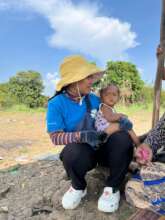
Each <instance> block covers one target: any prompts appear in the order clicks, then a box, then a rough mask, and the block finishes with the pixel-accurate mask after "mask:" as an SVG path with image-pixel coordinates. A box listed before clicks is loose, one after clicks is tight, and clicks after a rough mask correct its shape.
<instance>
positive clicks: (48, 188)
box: [0, 111, 152, 220]
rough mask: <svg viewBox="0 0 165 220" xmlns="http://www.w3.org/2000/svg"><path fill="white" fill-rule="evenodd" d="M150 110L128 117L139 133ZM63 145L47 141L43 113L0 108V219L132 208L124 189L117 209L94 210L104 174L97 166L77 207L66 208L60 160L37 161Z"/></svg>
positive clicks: (81, 216) (85, 215)
mask: <svg viewBox="0 0 165 220" xmlns="http://www.w3.org/2000/svg"><path fill="white" fill-rule="evenodd" d="M151 115H152V114H151V113H150V112H146V111H144V112H139V113H136V115H131V116H130V119H131V120H132V121H133V122H134V130H135V131H136V133H137V134H138V135H140V134H143V133H145V132H146V131H148V130H149V129H150V127H151ZM61 148H62V146H61V147H54V146H53V145H52V143H51V142H50V140H49V137H48V135H47V133H46V126H45V114H44V113H21V112H19V113H8V112H0V157H2V160H0V220H93V219H95V220H126V219H128V218H129V216H130V215H131V214H132V213H134V212H135V210H136V209H135V208H133V207H131V206H129V205H128V204H127V203H126V201H125V198H124V193H123V194H122V199H121V203H120V208H119V210H118V211H117V212H116V213H114V214H105V213H101V212H99V211H98V210H97V199H98V197H99V195H100V194H101V192H102V189H103V185H104V179H105V176H104V173H103V172H100V171H99V170H98V169H95V170H93V171H91V172H90V173H89V174H88V175H87V182H88V194H87V197H85V198H84V200H83V201H82V204H81V206H79V207H78V208H77V209H75V210H72V211H64V209H63V208H62V206H61V197H62V195H63V193H64V192H65V191H66V190H67V189H68V187H69V185H70V181H68V180H67V178H66V174H65V172H64V169H63V166H62V164H61V162H60V161H58V160H56V161H46V160H41V161H39V160H38V159H39V158H42V156H43V155H49V154H52V153H53V154H55V153H58V152H59V151H60V150H61Z"/></svg>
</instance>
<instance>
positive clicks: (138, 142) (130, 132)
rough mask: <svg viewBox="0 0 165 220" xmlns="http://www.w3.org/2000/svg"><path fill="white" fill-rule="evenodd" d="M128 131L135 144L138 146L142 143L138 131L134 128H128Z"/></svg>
mask: <svg viewBox="0 0 165 220" xmlns="http://www.w3.org/2000/svg"><path fill="white" fill-rule="evenodd" d="M128 133H129V135H130V136H131V138H132V140H133V142H134V144H135V145H136V146H138V145H140V140H139V138H138V137H137V135H136V133H135V132H134V130H128Z"/></svg>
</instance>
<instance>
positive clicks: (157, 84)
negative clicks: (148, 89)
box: [152, 0, 165, 127]
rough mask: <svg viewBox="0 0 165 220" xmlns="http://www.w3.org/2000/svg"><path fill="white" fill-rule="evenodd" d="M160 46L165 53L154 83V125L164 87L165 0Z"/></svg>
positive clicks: (163, 1)
mask: <svg viewBox="0 0 165 220" xmlns="http://www.w3.org/2000/svg"><path fill="white" fill-rule="evenodd" d="M160 46H161V48H162V49H163V53H162V54H161V55H160V56H159V58H158V66H157V73H156V79H155V85H154V106H153V115H152V127H154V126H155V124H156V123H157V121H158V120H159V110H160V96H161V87H162V78H163V74H164V58H165V0H162V14H161V26H160Z"/></svg>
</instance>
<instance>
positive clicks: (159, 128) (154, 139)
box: [144, 113, 165, 155]
mask: <svg viewBox="0 0 165 220" xmlns="http://www.w3.org/2000/svg"><path fill="white" fill-rule="evenodd" d="M144 143H146V144H147V145H149V146H150V147H151V149H152V151H153V155H155V154H156V153H157V150H158V149H159V148H161V147H162V146H165V113H164V114H163V116H162V117H161V118H160V120H159V121H158V123H157V124H156V126H155V127H154V128H153V129H151V130H150V131H149V133H148V135H147V137H146V139H145V140H144Z"/></svg>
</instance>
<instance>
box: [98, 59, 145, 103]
mask: <svg viewBox="0 0 165 220" xmlns="http://www.w3.org/2000/svg"><path fill="white" fill-rule="evenodd" d="M110 83H115V84H117V85H118V86H119V88H120V90H121V98H122V102H123V103H133V102H135V101H140V98H141V91H142V88H143V85H144V82H143V81H142V80H141V79H140V75H139V73H138V70H137V69H136V66H135V65H134V64H132V63H129V62H121V61H117V62H113V61H110V62H108V63H107V70H106V74H105V75H104V77H103V78H102V80H101V84H98V83H97V84H96V85H95V87H98V86H99V87H104V86H106V85H108V84H110Z"/></svg>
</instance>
